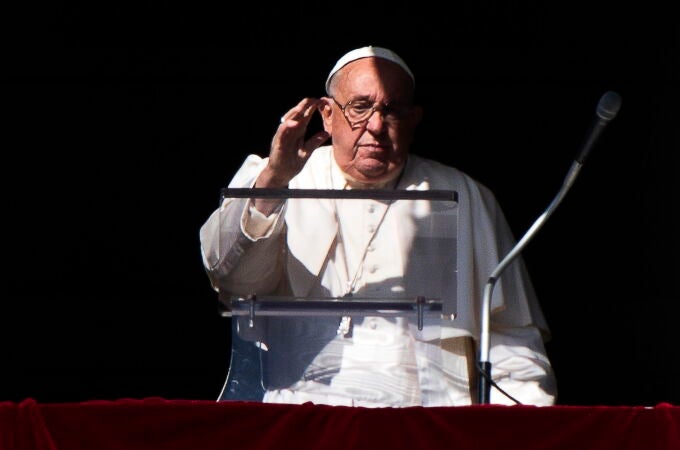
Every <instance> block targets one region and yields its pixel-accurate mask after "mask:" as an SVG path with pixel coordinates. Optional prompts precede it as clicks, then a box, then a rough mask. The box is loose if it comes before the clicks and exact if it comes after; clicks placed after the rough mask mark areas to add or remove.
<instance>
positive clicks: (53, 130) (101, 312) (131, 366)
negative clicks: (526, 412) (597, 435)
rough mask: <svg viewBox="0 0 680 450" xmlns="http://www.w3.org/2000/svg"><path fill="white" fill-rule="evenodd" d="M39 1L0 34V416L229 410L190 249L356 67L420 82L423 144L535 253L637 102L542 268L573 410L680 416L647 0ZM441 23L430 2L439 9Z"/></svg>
mask: <svg viewBox="0 0 680 450" xmlns="http://www.w3.org/2000/svg"><path fill="white" fill-rule="evenodd" d="M317 3H318V2H297V3H284V2H279V3H277V4H276V5H267V4H246V5H238V6H237V5H233V6H224V5H223V6H208V5H202V4H200V3H193V2H185V4H174V3H172V2H163V3H151V2H138V3H136V6H134V7H124V6H121V5H110V6H101V5H99V6H75V5H71V4H59V3H51V4H49V5H44V6H39V5H35V4H32V5H29V6H28V7H27V8H25V9H24V10H22V11H16V12H12V13H10V14H8V15H7V17H6V18H5V20H6V21H7V22H8V24H7V25H9V26H8V27H5V29H6V30H9V33H7V38H6V39H5V40H4V52H3V53H4V55H3V58H2V59H3V61H4V64H3V65H4V66H5V69H4V70H3V72H4V74H5V81H4V82H3V84H2V109H3V111H4V114H3V116H4V119H2V130H3V140H2V142H3V149H4V152H3V154H4V158H3V159H4V163H3V165H2V168H3V169H2V172H3V174H4V176H3V185H4V189H3V191H4V205H3V209H4V210H5V213H4V214H3V216H4V219H3V223H4V226H3V230H4V232H3V252H2V254H3V260H4V264H3V266H4V269H3V271H2V273H3V278H2V279H3V282H2V285H1V289H2V296H1V298H2V302H1V306H0V308H1V309H0V321H1V323H2V327H1V328H2V331H1V333H2V334H1V335H0V337H1V338H2V341H1V342H2V347H1V348H2V354H3V357H2V366H3V368H2V373H1V374H0V401H2V400H11V401H20V400H22V399H25V398H34V399H36V400H38V401H41V402H71V401H83V400H90V399H118V398H146V397H153V396H159V397H164V398H169V399H215V398H216V397H217V395H218V393H219V391H220V389H221V387H222V383H223V381H224V379H225V377H226V374H227V369H228V363H229V350H230V345H229V322H228V319H225V318H222V317H220V316H219V315H218V312H217V298H216V294H215V293H214V292H213V291H212V290H211V289H210V287H209V283H208V279H207V277H206V275H205V273H204V271H203V267H202V264H201V260H200V252H199V242H198V230H199V227H200V226H201V224H202V223H203V222H204V220H205V219H206V218H207V216H208V215H209V214H210V212H211V211H212V210H213V208H215V207H216V206H217V202H218V199H219V189H220V188H221V187H225V186H226V184H227V182H228V181H229V179H230V178H231V176H232V175H233V173H234V171H235V170H236V169H237V168H238V166H239V165H240V163H241V162H242V160H243V158H244V157H245V156H246V155H247V154H249V153H258V154H260V155H266V153H267V152H268V147H269V142H270V140H271V136H272V135H273V133H274V131H275V129H276V127H277V125H278V120H279V117H280V116H281V114H282V113H284V112H285V111H286V110H288V109H289V108H290V107H292V106H293V105H294V104H296V103H297V102H298V101H299V100H300V99H301V98H302V97H304V96H314V97H318V96H320V95H323V83H324V80H325V77H326V74H327V72H328V70H329V69H330V68H331V67H332V65H333V64H334V62H335V61H336V60H337V58H338V57H339V56H341V55H342V54H343V53H345V52H346V51H348V50H350V49H352V48H355V47H359V46H363V45H368V44H372V45H381V46H387V47H391V48H392V49H394V50H395V51H397V52H398V53H399V54H400V55H401V56H402V57H404V59H405V60H406V61H407V62H408V63H409V65H410V66H411V68H412V69H413V71H414V72H415V74H416V83H417V90H418V96H419V100H420V102H421V103H422V104H423V105H424V107H425V117H424V122H423V124H422V127H421V128H420V129H419V131H418V138H417V144H416V146H415V147H414V149H413V151H414V152H416V153H419V154H421V155H423V156H427V157H432V158H436V159H439V160H441V161H443V162H445V163H448V164H450V165H454V166H456V167H458V168H460V169H462V170H464V171H466V172H467V173H469V174H470V175H472V176H473V177H475V178H477V179H478V180H480V181H481V182H483V183H484V184H486V185H487V186H489V187H490V188H491V189H492V190H493V191H494V192H495V193H496V195H497V197H498V199H499V201H500V202H501V204H502V206H503V208H504V210H505V213H506V216H507V218H508V221H509V222H510V224H511V226H512V228H513V230H514V232H515V234H516V236H517V237H520V236H521V235H523V233H524V232H525V231H526V230H527V229H528V227H529V226H530V225H531V224H532V223H533V222H534V220H535V219H536V218H537V217H538V216H539V215H540V214H541V213H542V212H543V211H544V210H545V208H546V207H547V205H548V204H549V202H550V201H551V200H552V199H553V197H554V195H555V194H556V193H557V191H558V189H559V187H560V185H561V183H562V181H563V178H564V176H565V175H566V173H567V170H568V168H569V166H570V165H571V163H572V161H573V158H574V157H575V156H576V153H577V150H578V148H579V145H580V144H581V141H582V140H583V138H584V137H585V134H586V131H587V129H588V126H589V125H590V123H591V121H592V119H593V117H594V111H595V107H596V105H597V102H598V100H599V98H600V96H601V95H602V94H603V93H604V92H606V91H607V90H615V91H616V92H618V93H619V94H620V95H621V96H622V98H623V106H622V108H621V111H620V113H619V115H618V116H617V118H616V119H615V120H614V121H613V122H612V123H611V124H610V125H609V127H608V128H607V129H606V130H605V133H604V134H603V135H602V137H601V139H600V140H599V142H598V144H597V146H596V148H595V149H594V151H593V153H592V154H591V155H590V157H589V159H588V161H587V163H586V164H585V165H584V167H583V170H582V171H581V174H580V175H579V178H578V179H577V181H576V183H575V184H574V186H573V187H572V189H571V190H570V191H569V194H568V195H567V197H566V198H565V200H564V201H563V202H562V204H561V206H560V208H559V209H558V210H557V211H556V212H555V214H554V215H553V216H552V217H551V219H550V220H549V221H548V222H547V223H546V225H545V226H544V227H543V228H542V230H541V232H540V233H539V234H538V235H537V236H536V238H535V239H534V240H533V241H532V242H531V244H530V245H529V246H528V247H527V248H526V250H525V252H524V256H525V259H526V262H527V264H528V266H529V270H530V272H531V275H532V278H533V280H534V283H535V285H536V289H537V292H538V294H539V297H540V299H541V301H542V305H543V308H544V311H545V314H546V317H547V319H548V322H549V324H550V326H551V328H552V332H553V339H552V341H550V343H549V344H548V352H549V355H550V357H551V359H552V362H553V365H554V367H555V370H556V373H557V377H558V382H559V389H560V396H559V399H558V402H559V403H561V404H571V405H578V404H583V405H588V404H608V405H619V404H628V405H634V404H635V405H637V404H646V405H652V404H656V403H659V402H671V403H674V404H680V387H679V386H678V380H680V363H679V362H678V358H680V350H678V342H680V339H679V338H680V333H679V332H678V325H679V320H678V314H679V313H680V294H679V292H678V250H679V248H680V245H679V243H678V236H677V232H678V218H677V216H678V211H679V207H678V172H679V171H678V169H679V168H680V166H679V164H678V152H679V150H680V146H679V144H678V139H677V129H678V124H680V121H679V119H680V117H679V114H678V100H679V99H680V98H679V97H680V95H679V94H680V88H679V85H678V81H679V59H680V56H679V55H680V52H679V51H678V50H679V49H678V45H677V25H675V23H676V22H677V21H676V20H674V19H675V17H676V16H674V15H673V14H671V13H670V11H665V10H662V9H660V8H659V7H657V6H655V5H652V4H647V6H645V7H644V8H642V7H640V5H635V6H624V5H623V4H616V5H613V6H612V7H609V6H608V5H604V4H600V6H598V7H593V5H589V6H588V7H583V8H577V7H574V6H570V7H567V6H564V5H563V6H558V5H552V6H547V5H545V4H543V3H542V2H538V1H529V2H522V3H521V5H519V4H517V5H515V4H512V3H494V2H478V1H467V2H457V3H456V4H453V5H446V6H444V5H443V4H442V5H441V6H436V7H435V6H432V5H427V4H426V3H425V2H406V1H401V2H399V1H396V2H378V3H369V4H366V3H356V4H353V3H335V4H332V5H327V6H324V7H320V6H318V4H317ZM435 4H436V3H435Z"/></svg>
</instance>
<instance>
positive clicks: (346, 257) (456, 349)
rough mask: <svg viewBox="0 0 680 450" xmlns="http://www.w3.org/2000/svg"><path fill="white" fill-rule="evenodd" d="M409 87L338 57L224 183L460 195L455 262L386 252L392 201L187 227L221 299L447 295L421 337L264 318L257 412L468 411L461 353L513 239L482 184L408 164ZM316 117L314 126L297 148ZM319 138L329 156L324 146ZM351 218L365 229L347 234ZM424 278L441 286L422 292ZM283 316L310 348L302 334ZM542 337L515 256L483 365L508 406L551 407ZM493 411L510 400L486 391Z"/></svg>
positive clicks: (277, 208) (270, 208)
mask: <svg viewBox="0 0 680 450" xmlns="http://www.w3.org/2000/svg"><path fill="white" fill-rule="evenodd" d="M414 89H415V78H414V75H413V73H412V72H411V70H410V68H409V67H408V66H407V64H406V63H405V62H404V61H403V59H402V58H400V57H399V56H398V55H397V54H396V53H394V52H393V51H391V50H389V49H386V48H382V47H373V46H369V47H363V48H359V49H356V50H352V51H350V52H349V53H347V54H345V55H344V56H343V57H342V58H340V59H339V60H338V62H337V63H336V65H335V66H334V67H333V69H332V70H331V72H330V73H329V75H328V78H327V80H326V92H327V96H326V97H322V98H318V99H316V98H305V99H303V100H302V101H300V103H298V104H297V105H296V106H295V107H293V108H292V109H291V110H289V111H288V112H287V113H285V114H284V115H283V116H282V118H281V124H280V125H279V127H278V130H277V131H276V134H275V135H274V137H273V140H272V144H271V148H270V151H269V156H268V157H266V158H261V157H259V156H255V155H250V156H249V157H248V158H247V159H246V161H245V162H244V164H243V165H242V167H241V168H240V169H239V171H238V172H237V173H236V175H235V176H234V178H233V179H232V181H231V183H230V187H258V188H290V189H299V188H309V189H383V190H384V189H398V190H453V191H456V192H457V193H458V195H459V206H458V208H457V215H458V217H457V237H456V239H457V249H455V251H453V250H452V251H450V252H448V251H446V250H444V251H443V252H439V253H440V254H439V255H438V256H437V261H429V260H418V259H425V258H424V256H423V254H422V253H419V254H417V255H414V254H411V253H409V252H410V251H411V250H412V249H410V248H408V246H403V245H396V244H398V243H399V242H401V241H402V239H403V236H404V235H405V234H406V233H407V232H406V231H404V228H405V225H404V224H405V222H404V220H403V216H402V215H403V214H404V211H403V209H400V208H399V207H397V206H394V205H396V204H395V203H391V202H374V203H371V204H370V205H369V206H367V207H366V208H356V207H355V206H353V205H352V204H351V202H342V201H334V200H328V199H325V200H323V201H321V200H319V203H318V204H316V205H315V204H314V202H313V201H310V202H296V203H294V202H291V201H288V202H286V201H282V200H275V199H253V200H252V201H250V200H243V201H237V200H235V199H225V201H224V203H223V204H222V205H221V207H220V208H219V209H218V210H216V211H215V212H214V213H213V214H212V215H211V216H210V218H209V219H208V221H207V222H206V223H205V224H204V226H203V227H202V228H201V233H200V238H201V249H202V255H203V261H204V265H205V267H206V270H207V272H208V276H209V278H210V280H211V282H212V285H213V287H214V288H215V289H217V290H221V291H223V292H228V293H233V294H238V295H247V294H250V293H258V294H281V295H294V296H297V297H329V296H330V297H343V296H351V295H355V296H359V295H362V296H376V297H389V296H396V295H397V293H403V292H408V291H409V289H412V286H413V285H414V284H415V285H418V286H420V287H422V288H424V289H429V290H430V291H431V292H428V295H430V294H432V295H435V296H437V297H440V298H443V299H444V300H445V301H446V298H447V297H451V292H454V293H455V294H454V295H453V297H454V298H455V297H457V308H456V309H457V317H456V319H455V320H453V321H440V322H438V323H436V324H434V325H436V326H435V327H433V326H431V325H433V323H432V320H430V321H429V322H428V324H427V325H428V326H426V327H425V329H423V330H421V329H418V328H416V327H414V324H413V323H412V321H409V320H408V319H407V318H396V319H395V318H384V317H370V318H364V319H363V320H354V321H352V320H346V321H344V322H343V323H341V324H340V328H338V323H337V321H336V322H333V320H334V319H333V320H332V319H326V318H325V319H318V320H310V319H307V320H306V322H305V319H301V318H300V319H295V320H291V319H277V320H273V319H272V320H270V321H269V322H268V323H267V324H266V325H264V327H265V329H266V333H265V334H264V335H263V336H264V337H263V338H262V340H261V341H260V342H259V345H264V346H266V348H267V350H266V357H267V358H268V360H269V361H270V364H271V370H273V371H277V372H279V375H278V376H274V377H272V379H271V380H270V381H271V382H270V383H269V384H268V385H266V386H265V387H266V392H265V394H264V399H263V400H264V401H266V402H281V403H304V402H308V401H311V402H314V403H323V404H333V405H358V406H369V407H377V406H414V405H423V406H452V405H466V404H470V403H473V402H474V401H475V394H474V393H471V390H470V386H471V384H473V382H474V379H473V377H472V376H471V373H473V372H474V371H475V370H476V369H475V367H474V359H475V358H474V355H473V353H474V350H471V349H474V339H475V338H476V337H477V336H478V333H479V328H478V327H479V310H480V308H479V304H480V302H481V297H482V289H483V287H484V284H485V282H486V280H487V278H488V276H489V274H490V273H491V272H492V271H493V269H494V268H495V267H496V265H497V264H498V262H499V261H500V259H501V258H502V257H503V256H505V254H507V252H508V251H509V250H510V249H511V248H512V246H513V244H514V238H513V236H512V235H511V232H510V230H509V227H508V225H507V223H506V221H505V218H504V216H503V213H502V211H501V208H500V207H499V205H498V204H497V202H496V200H495V198H494V196H493V194H492V193H491V192H490V191H489V190H488V189H487V188H486V187H484V186H483V185H481V184H480V183H478V182H477V181H475V180H473V179H472V178H471V177H469V176H468V175H466V174H464V173H462V172H460V171H459V170H457V169H455V168H452V167H448V166H445V165H442V164H440V163H438V162H435V161H432V160H429V159H425V158H422V157H419V156H417V155H414V154H411V153H409V148H410V146H411V143H412V141H413V139H414V134H415V130H416V127H417V125H418V123H419V122H420V120H421V117H422V108H421V107H419V106H417V105H415V104H414ZM317 112H318V113H319V114H320V115H321V118H322V121H323V131H319V132H318V133H316V134H314V135H312V136H310V137H306V134H307V128H308V125H309V123H310V120H311V118H312V116H313V115H314V114H315V113H317ZM329 138H330V140H331V145H326V146H323V144H324V143H325V142H326V141H328V140H329ZM357 222H360V223H362V224H365V223H368V224H369V226H368V227H366V228H365V229H360V227H357V226H356V223H357ZM447 255H448V258H449V259H453V262H452V263H451V261H446V258H447ZM414 260H416V261H414ZM414 262H415V264H414ZM407 264H408V266H409V267H407ZM413 266H415V267H417V268H416V269H414V268H413ZM438 272H441V273H439V274H438V278H437V279H440V280H443V281H442V283H441V284H440V285H432V283H430V282H427V283H426V282H425V280H429V278H428V276H430V275H431V274H432V273H434V274H437V273H438ZM408 280H411V281H410V282H409V281H408ZM451 280H454V281H451ZM409 283H410V284H409ZM432 291H434V292H432ZM344 319H347V318H344ZM296 321H299V322H297V323H298V325H299V323H306V325H303V326H302V328H305V329H307V330H308V331H309V330H310V329H311V330H312V332H313V333H316V336H317V337H318V339H311V340H310V339H309V338H305V337H302V338H301V337H300V333H299V332H298V331H299V330H300V329H301V328H300V327H299V326H298V325H295V324H296ZM336 330H338V331H337V332H336ZM433 330H436V331H435V332H433ZM548 336H549V332H548V327H547V325H546V323H545V320H544V318H543V315H542V313H541V310H540V306H539V304H538V302H537V300H536V298H535V295H534V291H533V288H532V286H531V283H530V280H529V277H528V275H527V273H526V270H525V267H524V265H523V263H522V261H521V260H519V261H517V262H515V263H514V264H512V265H511V266H510V267H509V268H508V270H507V271H506V272H505V274H504V276H503V278H502V280H501V281H500V283H499V285H498V287H497V289H496V293H495V296H494V298H493V301H492V316H491V338H490V343H491V345H490V359H491V362H492V367H493V372H492V377H493V379H494V381H495V382H496V383H497V385H498V386H499V387H501V388H502V390H504V391H506V392H507V393H509V394H510V395H511V396H512V397H513V398H515V399H516V400H517V401H519V402H521V403H524V404H534V405H551V404H553V403H554V401H555V395H556V388H555V380H554V375H553V372H552V369H551V366H550V362H549V360H548V358H547V356H546V352H545V348H544V344H543V342H544V339H546V338H547V337H548ZM312 341H313V342H312ZM461 342H467V343H468V344H471V345H460V343H461ZM461 349H463V350H464V349H467V351H463V350H461ZM263 351H264V350H263ZM277 355H278V356H277ZM295 355H305V356H304V357H300V358H297V357H296V356H295ZM491 403H504V404H510V403H512V400H511V399H510V397H508V396H504V395H502V393H501V391H499V390H493V391H492V393H491Z"/></svg>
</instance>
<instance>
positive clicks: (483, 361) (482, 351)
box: [477, 91, 621, 404]
mask: <svg viewBox="0 0 680 450" xmlns="http://www.w3.org/2000/svg"><path fill="white" fill-rule="evenodd" d="M620 108H621V96H620V95H619V94H617V93H616V92H613V91H608V92H606V93H605V94H604V95H603V96H602V97H601V98H600V101H599V102H598V104H597V109H596V111H595V115H596V117H595V120H594V121H593V123H592V124H591V126H590V129H589V131H588V133H587V134H586V138H585V140H584V141H583V143H582V144H581V148H580V151H579V153H578V155H577V156H576V158H575V160H574V162H573V163H572V165H571V168H570V169H569V172H568V173H567V175H566V177H565V178H564V182H563V183H562V187H561V189H560V191H559V192H558V193H557V195H556V196H555V198H554V199H553V201H552V202H551V203H550V205H549V206H548V208H547V209H546V210H545V211H544V212H543V214H541V215H540V216H539V217H538V219H536V221H535V222H534V223H533V225H532V226H531V227H530V228H529V230H528V231H527V232H526V233H525V234H524V236H523V237H522V239H520V240H519V241H518V242H517V244H515V246H514V247H513V248H512V250H511V251H510V252H509V253H508V254H507V255H506V256H505V258H503V260H502V261H501V262H500V263H499V264H498V266H496V268H495V269H494V271H493V272H492V273H491V275H490V276H489V279H488V281H487V283H486V286H485V287H484V298H483V300H482V309H481V332H480V339H479V367H478V370H479V379H478V381H479V382H478V384H477V389H478V403H480V404H488V403H489V400H490V397H491V385H492V384H494V383H493V380H492V379H491V362H490V361H489V322H490V317H489V316H490V311H491V296H492V294H493V288H494V286H495V285H496V281H498V277H500V275H501V274H502V273H503V271H504V270H505V268H506V267H507V266H508V265H509V264H510V263H511V262H512V261H513V260H514V259H515V258H516V257H517V256H518V255H519V254H520V252H521V251H522V249H523V248H524V247H525V246H526V245H527V244H528V243H529V240H530V239H531V238H532V237H533V236H534V235H535V234H536V232H537V231H538V230H539V229H540V228H541V226H543V224H544V223H545V221H546V220H547V219H548V217H550V215H551V214H552V213H553V212H554V211H555V209H556V208H557V206H558V205H559V204H560V202H562V199H563V198H564V196H565V195H566V194H567V192H568V191H569V189H570V188H571V186H572V184H573V183H574V180H576V176H577V175H578V173H579V171H580V170H581V167H582V166H583V163H584V162H585V160H586V158H587V157H588V154H589V153H590V151H591V150H592V148H593V146H594V145H595V142H596V141H597V139H598V138H599V137H600V134H602V131H603V130H604V128H605V127H606V126H607V124H609V122H611V121H612V120H613V119H614V118H615V117H616V114H618V112H619V109H620ZM495 387H496V388H497V389H498V390H499V391H500V392H501V393H503V394H504V395H506V396H507V397H508V398H510V399H511V400H513V401H515V402H516V403H519V402H518V401H517V400H515V399H514V398H512V397H511V396H510V395H509V394H508V393H506V392H505V391H503V390H502V389H501V388H500V387H498V386H495Z"/></svg>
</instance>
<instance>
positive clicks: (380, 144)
mask: <svg viewBox="0 0 680 450" xmlns="http://www.w3.org/2000/svg"><path fill="white" fill-rule="evenodd" d="M335 76H336V77H338V79H337V83H335V89H334V90H333V91H332V92H331V94H332V95H333V98H334V99H335V101H334V100H333V98H326V104H325V105H324V107H323V109H322V116H323V122H324V129H325V130H326V131H327V132H328V133H330V134H331V136H332V139H333V154H334V156H335V160H336V162H337V163H338V165H339V166H340V168H341V169H342V170H343V171H344V172H345V173H346V174H348V175H349V176H350V177H351V178H352V179H354V180H355V181H358V182H360V183H365V184H374V183H383V182H386V181H389V180H391V179H393V178H395V177H396V176H397V175H398V174H399V172H400V171H401V169H402V167H403V166H404V163H405V162H406V156H407V154H408V150H409V147H410V145H411V142H412V140H413V135H414V133H415V128H416V125H417V124H418V122H419V121H420V117H421V115H422V111H421V109H420V108H419V107H412V101H413V81H412V80H411V78H410V77H409V76H408V74H406V72H404V70H403V69H402V68H401V67H399V66H398V65H397V64H394V63H392V62H390V61H386V60H384V59H380V58H363V59H359V60H357V61H353V62H351V63H349V64H348V65H347V66H345V67H343V68H342V69H341V70H340V71H339V72H338V73H337V74H336V75H335ZM336 102H337V103H336ZM348 102H351V103H350V105H348V106H345V105H347V104H348ZM338 104H339V105H340V106H339V105H338ZM386 105H387V106H386ZM341 106H345V109H346V111H347V112H349V109H350V108H354V111H362V110H363V111H366V112H367V113H370V109H371V108H372V107H373V106H375V107H376V111H374V112H372V114H371V115H370V117H369V118H368V120H365V121H360V122H359V123H353V124H351V123H350V122H349V121H348V118H347V117H345V115H344V114H343V111H342V109H341ZM349 115H352V113H350V114H349ZM350 120H351V118H350Z"/></svg>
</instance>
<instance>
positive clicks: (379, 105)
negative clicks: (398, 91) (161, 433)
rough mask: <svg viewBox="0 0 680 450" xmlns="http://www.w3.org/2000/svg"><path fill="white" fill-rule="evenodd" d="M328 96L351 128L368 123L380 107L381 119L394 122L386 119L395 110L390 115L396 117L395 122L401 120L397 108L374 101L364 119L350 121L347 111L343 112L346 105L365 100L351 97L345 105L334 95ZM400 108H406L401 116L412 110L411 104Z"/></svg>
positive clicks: (390, 122)
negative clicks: (392, 113)
mask: <svg viewBox="0 0 680 450" xmlns="http://www.w3.org/2000/svg"><path fill="white" fill-rule="evenodd" d="M329 98H330V99H331V100H333V102H334V103H335V104H336V105H337V106H338V108H340V111H342V116H343V117H344V118H345V120H346V121H347V123H348V124H349V126H350V128H352V129H355V128H358V127H359V126H361V125H363V124H365V123H368V121H369V120H371V117H373V114H375V112H376V111H378V109H381V111H380V113H381V114H382V116H383V120H385V121H386V122H387V123H389V124H394V123H395V121H394V120H393V119H387V117H388V114H389V113H390V112H397V114H395V115H394V116H392V117H394V118H395V119H396V122H399V121H400V120H402V117H400V113H398V111H399V108H396V107H393V106H391V105H390V104H388V103H382V102H374V103H373V105H372V106H371V112H370V114H369V115H368V116H366V118H365V119H361V120H359V121H356V122H352V121H351V120H350V118H349V117H348V116H347V112H345V111H346V109H347V107H348V106H349V105H351V104H352V102H358V101H366V100H365V99H362V98H352V99H349V100H348V101H347V103H345V105H344V106H343V105H342V104H341V103H340V102H339V101H338V100H337V99H336V98H335V97H333V96H330V97H329ZM401 108H402V109H406V110H407V111H406V112H405V113H403V114H401V116H403V115H408V114H411V113H412V112H413V105H408V106H402V107H401ZM385 111H387V112H385Z"/></svg>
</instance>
